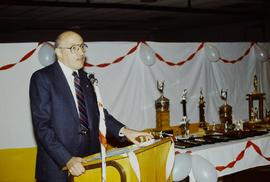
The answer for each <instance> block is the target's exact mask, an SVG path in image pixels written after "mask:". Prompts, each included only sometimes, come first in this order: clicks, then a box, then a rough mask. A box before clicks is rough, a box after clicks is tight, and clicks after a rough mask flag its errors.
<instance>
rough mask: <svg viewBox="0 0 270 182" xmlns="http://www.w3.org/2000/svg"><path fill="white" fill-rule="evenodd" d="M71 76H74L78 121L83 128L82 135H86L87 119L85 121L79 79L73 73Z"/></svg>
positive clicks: (84, 109)
mask: <svg viewBox="0 0 270 182" xmlns="http://www.w3.org/2000/svg"><path fill="white" fill-rule="evenodd" d="M72 75H73V76H74V86H75V92H76V98H77V103H78V109H79V119H80V123H81V126H82V127H83V129H82V131H81V132H82V133H83V134H86V133H87V131H88V119H87V111H86V106H85V100H84V94H83V90H82V87H81V85H80V78H79V76H78V74H77V72H75V71H74V72H73V73H72Z"/></svg>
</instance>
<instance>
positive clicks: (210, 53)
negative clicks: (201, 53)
mask: <svg viewBox="0 0 270 182" xmlns="http://www.w3.org/2000/svg"><path fill="white" fill-rule="evenodd" d="M205 52H206V56H207V58H208V59H209V60H210V61H213V62H216V61H218V60H219V51H218V49H217V48H216V47H215V46H214V45H211V44H205Z"/></svg>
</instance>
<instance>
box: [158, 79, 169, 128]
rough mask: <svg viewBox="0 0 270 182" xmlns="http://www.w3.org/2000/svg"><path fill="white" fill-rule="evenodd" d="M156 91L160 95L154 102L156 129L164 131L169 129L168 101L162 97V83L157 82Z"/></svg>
mask: <svg viewBox="0 0 270 182" xmlns="http://www.w3.org/2000/svg"><path fill="white" fill-rule="evenodd" d="M157 89H158V91H159V93H160V97H159V98H158V99H157V100H156V101H155V108H156V129H157V130H166V129H168V128H170V111H169V106H170V101H169V99H167V98H166V97H164V95H163V91H164V81H159V80H158V81H157Z"/></svg>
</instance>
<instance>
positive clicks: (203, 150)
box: [175, 134, 270, 181]
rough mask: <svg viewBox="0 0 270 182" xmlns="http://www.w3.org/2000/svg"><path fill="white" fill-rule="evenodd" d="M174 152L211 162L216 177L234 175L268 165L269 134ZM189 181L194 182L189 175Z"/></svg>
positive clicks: (269, 162)
mask: <svg viewBox="0 0 270 182" xmlns="http://www.w3.org/2000/svg"><path fill="white" fill-rule="evenodd" d="M175 151H176V152H180V153H185V152H191V155H192V154H198V155H200V156H201V157H203V158H205V159H207V160H208V161H209V162H211V163H212V164H213V165H214V166H215V167H216V169H219V170H217V173H218V177H221V176H224V175H228V174H232V173H236V172H239V171H242V170H245V169H249V168H253V167H257V166H264V165H270V134H266V135H262V136H257V137H252V138H246V139H241V140H233V141H229V142H221V143H216V144H208V145H203V146H198V147H192V148H188V149H177V148H176V149H175ZM189 177H190V181H195V179H194V176H193V174H192V171H191V173H190V174H189Z"/></svg>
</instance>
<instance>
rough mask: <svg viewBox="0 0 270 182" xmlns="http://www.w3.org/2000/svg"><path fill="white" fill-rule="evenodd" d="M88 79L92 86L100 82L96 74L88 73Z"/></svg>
mask: <svg viewBox="0 0 270 182" xmlns="http://www.w3.org/2000/svg"><path fill="white" fill-rule="evenodd" d="M88 79H89V80H90V82H91V84H92V85H93V84H94V83H95V82H96V83H97V82H98V80H97V79H96V78H95V74H94V73H88Z"/></svg>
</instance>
